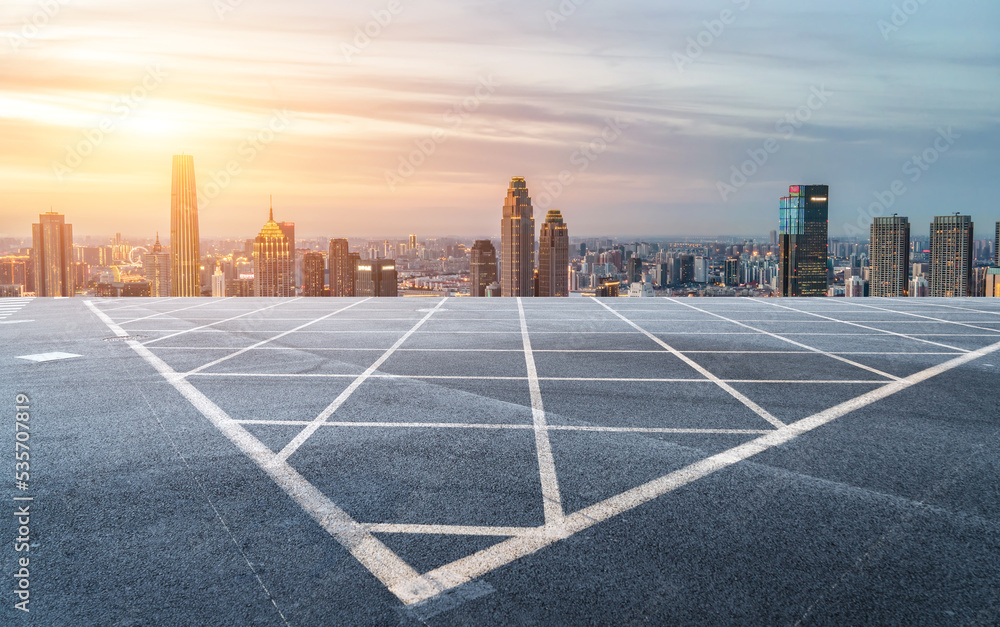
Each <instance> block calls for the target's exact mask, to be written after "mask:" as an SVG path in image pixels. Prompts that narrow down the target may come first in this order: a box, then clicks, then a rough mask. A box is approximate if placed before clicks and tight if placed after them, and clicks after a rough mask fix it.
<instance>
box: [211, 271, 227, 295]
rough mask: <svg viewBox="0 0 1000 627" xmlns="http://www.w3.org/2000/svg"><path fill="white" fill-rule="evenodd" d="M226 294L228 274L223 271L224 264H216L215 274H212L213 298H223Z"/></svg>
mask: <svg viewBox="0 0 1000 627" xmlns="http://www.w3.org/2000/svg"><path fill="white" fill-rule="evenodd" d="M225 295H226V275H225V274H223V272H222V266H215V274H213V275H212V298H223V297H224V296H225Z"/></svg>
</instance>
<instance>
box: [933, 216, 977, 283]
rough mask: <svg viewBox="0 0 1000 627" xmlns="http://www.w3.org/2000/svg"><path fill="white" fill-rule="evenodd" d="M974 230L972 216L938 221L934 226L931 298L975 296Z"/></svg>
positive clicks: (936, 218)
mask: <svg viewBox="0 0 1000 627" xmlns="http://www.w3.org/2000/svg"><path fill="white" fill-rule="evenodd" d="M973 227H974V225H973V223H972V217H971V216H963V215H958V214H955V215H950V216H937V217H935V218H934V222H932V223H931V267H930V277H929V283H930V293H931V296H934V297H955V296H969V295H970V294H971V288H972V261H973V260H972V239H973V230H974V229H973Z"/></svg>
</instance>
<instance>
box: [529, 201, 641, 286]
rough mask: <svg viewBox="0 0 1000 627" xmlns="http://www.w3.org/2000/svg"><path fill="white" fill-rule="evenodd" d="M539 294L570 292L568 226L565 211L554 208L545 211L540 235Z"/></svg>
mask: <svg viewBox="0 0 1000 627" xmlns="http://www.w3.org/2000/svg"><path fill="white" fill-rule="evenodd" d="M633 259H635V257H633ZM629 261H631V260H629ZM636 261H639V276H640V279H641V277H642V262H641V261H640V260H638V259H637V260H636ZM536 296H543V297H565V296H569V230H568V228H567V227H566V223H565V222H564V221H563V217H562V213H560V212H559V211H557V210H555V209H550V210H549V211H548V213H547V214H546V216H545V222H543V223H542V230H541V234H540V236H539V238H538V291H537V292H536Z"/></svg>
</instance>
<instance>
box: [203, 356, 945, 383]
mask: <svg viewBox="0 0 1000 627" xmlns="http://www.w3.org/2000/svg"><path fill="white" fill-rule="evenodd" d="M958 354H964V353H958ZM184 376H185V377H187V376H192V377H232V378H244V377H249V378H262V379H271V378H274V379H296V378H302V379H353V378H355V377H357V376H358V375H357V374H315V373H301V374H299V373H267V372H199V373H197V374H192V375H184ZM369 378H370V379H415V380H417V381H423V380H429V381H435V380H439V379H441V380H452V381H527V380H528V377H497V376H492V377H480V376H475V375H436V374H428V375H424V374H384V373H375V374H372V375H371V376H370V377H369ZM538 380H539V381H570V382H572V381H585V382H590V381H593V382H605V383H685V384H686V383H698V384H707V383H711V384H713V385H715V380H713V379H706V378H690V379H651V378H639V377H538ZM719 380H720V381H722V382H724V383H782V384H808V385H816V384H819V385H841V384H851V385H881V384H883V383H885V381H882V380H880V379H719Z"/></svg>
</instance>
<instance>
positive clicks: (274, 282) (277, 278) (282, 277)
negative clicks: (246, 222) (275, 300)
mask: <svg viewBox="0 0 1000 627" xmlns="http://www.w3.org/2000/svg"><path fill="white" fill-rule="evenodd" d="M289 245H290V242H289V241H288V237H287V236H286V235H285V232H284V231H283V230H282V228H281V226H280V225H279V224H278V223H277V222H275V221H274V207H273V206H272V207H271V210H270V216H269V217H268V220H267V222H266V223H265V224H264V226H263V228H261V230H260V233H259V234H258V235H257V238H256V239H255V240H254V242H253V295H254V296H256V297H288V296H294V295H295V294H294V290H295V288H294V286H293V285H292V260H291V253H290V251H289Z"/></svg>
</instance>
